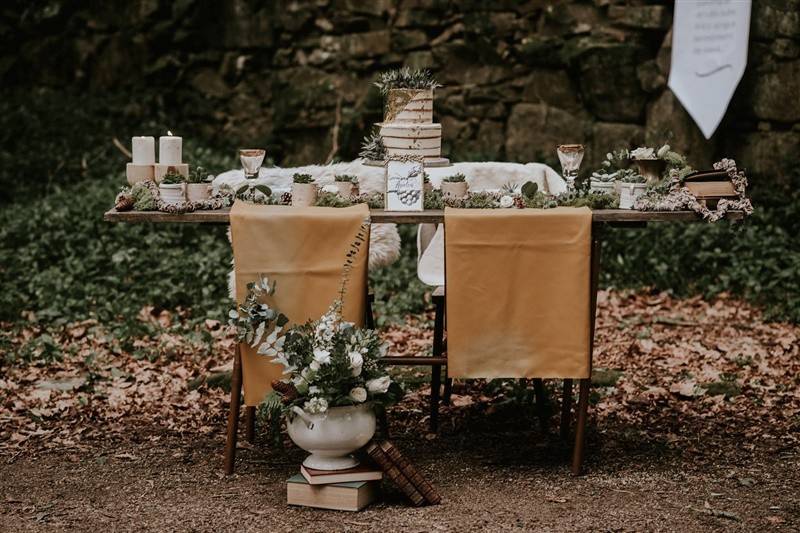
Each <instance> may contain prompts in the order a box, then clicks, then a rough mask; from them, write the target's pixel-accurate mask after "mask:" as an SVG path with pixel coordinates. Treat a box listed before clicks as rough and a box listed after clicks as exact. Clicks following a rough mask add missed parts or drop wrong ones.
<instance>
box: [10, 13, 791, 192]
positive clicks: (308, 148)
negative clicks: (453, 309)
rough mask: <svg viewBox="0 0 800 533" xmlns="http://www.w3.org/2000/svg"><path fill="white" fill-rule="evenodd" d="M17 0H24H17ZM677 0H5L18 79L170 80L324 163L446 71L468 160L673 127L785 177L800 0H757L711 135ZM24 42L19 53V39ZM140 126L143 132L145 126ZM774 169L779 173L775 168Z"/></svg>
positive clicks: (232, 124) (206, 134) (449, 133)
mask: <svg viewBox="0 0 800 533" xmlns="http://www.w3.org/2000/svg"><path fill="white" fill-rule="evenodd" d="M15 5H16V6H17V7H14V6H15ZM671 10H672V7H671V2H647V3H645V2H637V1H629V2H617V1H614V0H594V1H566V2H545V1H537V0H530V1H513V0H465V1H461V2H455V1H452V2H447V1H443V0H371V1H356V0H292V1H277V2H267V3H265V2H257V1H255V0H229V1H225V2H221V1H211V0H207V1H203V0H176V1H167V0H130V1H107V2H80V1H77V0H73V1H68V0H62V1H49V2H38V1H37V2H17V3H16V4H15V3H11V4H5V5H4V7H3V8H2V14H1V15H0V17H1V19H2V26H0V38H1V39H2V42H3V44H4V47H3V49H4V50H8V51H7V52H3V53H2V55H0V76H2V82H3V86H4V87H6V88H10V87H15V86H16V87H34V86H37V85H50V86H66V85H69V86H74V87H76V88H79V89H81V90H83V89H85V90H88V91H95V92H99V93H101V92H102V93H105V92H114V93H124V94H136V92H137V91H144V90H155V91H158V92H159V93H160V94H161V95H162V96H161V102H162V104H163V112H164V113H165V117H166V120H167V121H168V122H171V123H174V124H179V125H181V126H176V129H177V130H178V131H180V132H181V133H182V134H183V135H184V136H201V137H202V138H203V139H207V140H208V141H209V142H219V143H224V144H225V145H226V146H227V145H229V144H233V145H245V144H246V145H252V146H267V147H268V150H269V151H270V154H271V155H273V156H274V158H275V160H276V161H277V162H279V163H282V164H293V163H301V162H302V163H308V162H322V161H325V160H326V159H328V158H329V156H330V155H331V151H332V150H331V148H332V139H333V136H334V135H333V133H334V130H337V135H338V144H339V149H338V152H337V154H336V156H337V157H340V158H351V157H353V156H355V154H356V153H357V151H358V145H359V143H360V140H361V138H362V137H363V135H364V134H365V133H367V132H368V131H369V130H370V129H371V125H372V123H373V122H376V121H378V120H380V118H381V105H382V104H381V99H380V97H379V95H378V93H377V90H376V89H375V88H374V87H372V86H371V81H372V80H374V77H375V75H376V74H377V73H378V72H380V71H381V70H384V69H387V68H394V67H399V66H402V65H408V66H411V67H426V68H430V69H431V70H433V71H434V72H435V73H436V75H437V77H438V78H439V80H440V81H441V82H442V83H443V84H444V88H442V89H440V90H438V91H437V93H436V107H435V110H436V119H437V120H438V121H439V122H441V123H442V125H443V130H444V140H445V144H444V151H445V153H446V154H448V155H449V156H450V157H451V158H452V159H456V160H465V159H506V160H513V161H530V160H545V161H551V162H552V161H553V160H554V158H555V156H554V148H555V146H556V144H558V143H561V142H582V143H584V144H586V145H587V147H588V150H589V152H588V160H589V164H590V165H596V164H597V162H598V160H599V159H600V158H602V156H603V155H604V154H605V153H606V152H607V151H608V150H610V149H612V148H614V147H619V146H623V145H636V144H640V143H643V142H646V143H651V144H656V143H660V142H662V141H663V140H668V141H669V142H670V144H672V145H673V146H674V147H676V148H678V149H681V150H684V151H686V152H688V154H689V156H690V159H691V160H692V161H693V162H694V164H695V166H698V167H703V166H707V165H708V164H709V163H710V162H711V161H712V160H713V159H714V158H717V157H719V156H721V155H728V156H733V157H735V158H736V159H739V160H740V162H741V163H742V164H744V165H746V166H747V167H748V168H749V170H750V172H751V174H753V175H759V176H762V175H763V176H765V177H766V176H770V177H772V176H777V175H780V174H781V172H782V171H783V170H784V168H785V164H786V161H787V160H789V159H790V158H795V160H796V157H797V152H798V146H800V57H799V56H800V0H754V1H753V13H752V27H751V38H750V57H749V65H748V69H747V72H746V74H745V77H744V79H743V81H742V83H741V84H740V86H739V89H738V90H737V92H736V95H735V97H734V101H733V102H732V104H731V106H730V108H729V111H728V114H727V116H726V118H725V119H724V121H723V123H722V125H721V126H720V128H719V130H718V131H717V133H716V134H715V136H714V137H713V138H712V139H711V140H709V141H706V140H705V139H704V138H703V136H702V134H701V133H700V131H699V130H698V128H697V127H696V126H695V125H694V123H693V122H692V120H691V119H690V118H689V116H688V115H687V114H686V112H685V111H684V110H683V108H682V107H681V105H680V103H679V102H678V101H677V100H676V98H675V97H674V96H673V95H672V93H671V92H670V91H669V90H668V89H667V88H666V79H667V75H668V71H669V60H670V42H671V37H670V27H671V19H672V12H671ZM12 50H13V52H12ZM131 133H132V132H131ZM771 179H772V178H771Z"/></svg>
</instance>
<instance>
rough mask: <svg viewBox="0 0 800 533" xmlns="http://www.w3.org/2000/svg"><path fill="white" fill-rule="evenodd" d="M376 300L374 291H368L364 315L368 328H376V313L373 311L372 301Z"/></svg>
mask: <svg viewBox="0 0 800 533" xmlns="http://www.w3.org/2000/svg"><path fill="white" fill-rule="evenodd" d="M374 301H375V295H374V294H373V293H371V292H370V293H367V302H366V307H365V310H364V311H365V315H366V316H364V325H365V326H367V329H375V315H374V314H373V312H372V302H374Z"/></svg>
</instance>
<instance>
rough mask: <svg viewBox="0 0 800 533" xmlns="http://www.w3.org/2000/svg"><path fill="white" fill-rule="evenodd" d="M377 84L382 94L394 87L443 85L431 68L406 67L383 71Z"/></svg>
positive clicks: (409, 87) (413, 87)
mask: <svg viewBox="0 0 800 533" xmlns="http://www.w3.org/2000/svg"><path fill="white" fill-rule="evenodd" d="M375 86H376V87H377V88H378V89H380V91H381V94H384V95H386V94H389V91H390V90H392V89H435V88H437V87H441V85H439V83H438V82H437V81H436V80H435V79H434V77H433V74H431V72H430V71H429V70H412V69H410V68H408V67H404V68H401V69H397V70H390V71H388V72H382V73H381V74H380V75H379V76H378V81H376V82H375Z"/></svg>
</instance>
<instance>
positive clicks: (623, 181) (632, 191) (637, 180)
mask: <svg viewBox="0 0 800 533" xmlns="http://www.w3.org/2000/svg"><path fill="white" fill-rule="evenodd" d="M646 190H647V179H646V178H645V177H644V176H642V175H641V174H639V173H637V172H635V171H630V172H626V173H625V174H624V175H623V176H622V177H621V178H620V191H619V208H620V209H633V205H634V204H635V203H636V199H637V198H639V197H640V196H641V195H643V194H644V193H645V191H646Z"/></svg>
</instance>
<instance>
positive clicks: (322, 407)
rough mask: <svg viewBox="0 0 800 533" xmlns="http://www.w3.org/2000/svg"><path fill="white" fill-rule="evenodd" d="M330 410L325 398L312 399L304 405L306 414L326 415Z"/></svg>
mask: <svg viewBox="0 0 800 533" xmlns="http://www.w3.org/2000/svg"><path fill="white" fill-rule="evenodd" d="M327 410H328V400H326V399H325V398H311V399H310V400H308V401H307V402H306V403H304V404H303V411H305V412H306V413H311V414H315V413H324V412H325V411H327Z"/></svg>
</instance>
